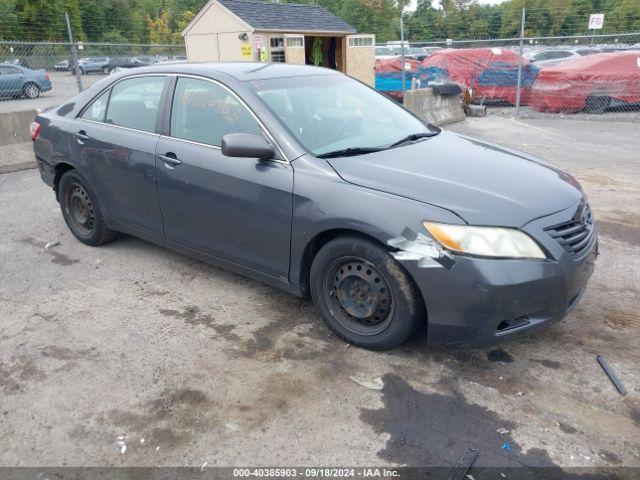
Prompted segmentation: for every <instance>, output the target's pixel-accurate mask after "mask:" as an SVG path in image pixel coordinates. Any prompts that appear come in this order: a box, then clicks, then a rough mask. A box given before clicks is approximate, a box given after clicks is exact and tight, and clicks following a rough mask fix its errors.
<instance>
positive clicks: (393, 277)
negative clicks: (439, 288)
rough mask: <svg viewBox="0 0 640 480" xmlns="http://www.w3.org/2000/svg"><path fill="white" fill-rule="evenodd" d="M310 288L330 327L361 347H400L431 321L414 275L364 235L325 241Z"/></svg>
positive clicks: (318, 254)
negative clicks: (419, 328)
mask: <svg viewBox="0 0 640 480" xmlns="http://www.w3.org/2000/svg"><path fill="white" fill-rule="evenodd" d="M310 288H311V296H312V298H313V301H314V303H315V305H316V308H317V309H318V310H319V311H320V313H321V314H322V317H323V319H324V321H325V322H326V324H327V325H328V326H329V328H331V330H333V331H334V332H335V333H336V335H338V336H339V337H340V338H342V339H343V340H346V341H347V342H349V343H352V344H354V345H357V346H359V347H363V348H368V349H371V350H387V349H390V348H393V347H397V346H398V345H401V344H402V343H404V342H405V341H407V339H409V337H410V336H411V335H412V334H413V333H414V332H415V331H416V329H417V328H418V327H419V326H420V325H422V324H426V322H425V318H426V315H425V308H424V304H423V302H422V297H421V295H420V292H419V291H418V289H417V287H416V286H415V284H414V282H413V280H412V279H411V277H410V276H409V274H408V273H407V272H406V271H405V270H404V268H403V267H402V266H401V265H400V264H399V263H398V262H397V261H396V260H395V259H394V258H393V257H391V255H390V254H389V252H388V251H387V250H386V249H385V248H383V247H382V246H381V245H379V244H377V243H375V242H373V241H370V240H368V239H365V238H363V237H359V236H344V237H338V238H336V239H334V240H331V241H330V242H328V243H327V244H326V245H324V246H323V247H322V248H321V249H320V250H319V251H318V253H317V254H316V256H315V257H314V259H313V262H312V265H311V271H310Z"/></svg>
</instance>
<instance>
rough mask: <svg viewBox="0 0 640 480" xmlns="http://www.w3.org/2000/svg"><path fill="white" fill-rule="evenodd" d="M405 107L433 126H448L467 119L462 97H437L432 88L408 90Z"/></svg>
mask: <svg viewBox="0 0 640 480" xmlns="http://www.w3.org/2000/svg"><path fill="white" fill-rule="evenodd" d="M404 106H405V107H406V108H407V109H409V110H411V111H412V112H413V113H415V114H416V115H418V116H419V117H421V118H423V119H425V120H426V121H427V122H429V123H432V124H433V125H446V124H448V123H453V122H460V121H462V120H464V119H465V118H466V117H465V115H464V111H463V110H462V104H461V102H460V95H451V96H441V95H435V94H434V93H433V89H432V88H419V89H416V90H407V92H406V94H405V97H404Z"/></svg>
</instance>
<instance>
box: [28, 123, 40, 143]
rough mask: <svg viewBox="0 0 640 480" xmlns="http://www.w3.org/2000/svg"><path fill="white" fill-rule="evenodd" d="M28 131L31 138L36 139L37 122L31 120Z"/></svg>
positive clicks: (38, 129)
mask: <svg viewBox="0 0 640 480" xmlns="http://www.w3.org/2000/svg"><path fill="white" fill-rule="evenodd" d="M29 133H31V140H37V139H38V135H39V134H40V124H39V123H38V122H31V125H29Z"/></svg>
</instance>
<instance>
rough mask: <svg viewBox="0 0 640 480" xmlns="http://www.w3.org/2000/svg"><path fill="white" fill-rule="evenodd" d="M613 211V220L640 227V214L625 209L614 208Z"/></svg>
mask: <svg viewBox="0 0 640 480" xmlns="http://www.w3.org/2000/svg"><path fill="white" fill-rule="evenodd" d="M611 213H613V215H614V218H613V219H612V220H613V221H615V222H617V223H624V224H627V225H631V226H632V227H637V228H640V214H637V213H633V212H625V211H623V210H613V211H612V212H611Z"/></svg>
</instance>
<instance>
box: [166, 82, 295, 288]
mask: <svg viewBox="0 0 640 480" xmlns="http://www.w3.org/2000/svg"><path fill="white" fill-rule="evenodd" d="M171 105H172V107H171V118H170V122H169V123H170V125H169V126H168V127H169V131H168V133H169V135H167V136H162V137H160V140H159V141H158V146H157V153H158V192H159V197H160V206H161V208H162V217H163V220H164V228H165V235H166V238H167V239H168V240H170V241H172V242H174V243H177V244H180V245H184V246H187V247H190V248H193V249H196V250H199V251H201V252H205V253H208V254H211V255H214V256H216V257H219V258H222V259H225V260H228V261H231V262H234V263H237V264H240V265H243V266H245V267H249V268H253V269H254V270H258V271H261V272H264V273H268V274H270V275H272V276H275V277H278V278H281V279H287V278H288V271H289V244H290V237H291V215H292V201H293V199H292V195H293V169H292V168H291V166H290V165H289V163H288V162H286V161H284V159H283V158H280V159H278V160H272V161H264V160H259V159H257V158H230V157H226V156H224V155H223V154H222V151H221V149H220V144H221V140H222V137H223V136H224V135H225V134H227V133H252V134H257V135H265V137H266V138H269V137H268V135H267V134H266V133H265V132H264V130H263V128H262V126H261V124H260V123H259V122H258V121H257V119H256V117H255V116H254V115H253V113H252V112H251V111H250V110H249V109H248V108H247V107H246V105H245V104H244V103H243V102H242V101H241V100H240V99H239V98H238V97H237V96H236V95H235V94H234V93H233V92H231V91H230V90H229V89H228V88H226V87H225V86H223V85H222V84H220V83H217V82H214V81H210V80H208V79H200V78H192V77H179V78H178V79H177V82H176V86H175V91H174V94H173V99H172V101H171Z"/></svg>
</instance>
